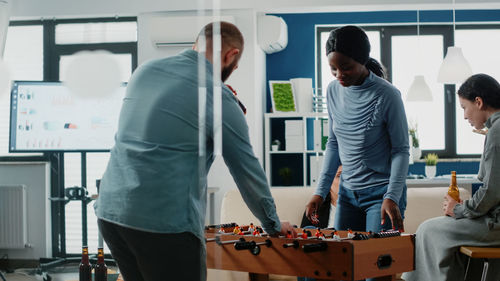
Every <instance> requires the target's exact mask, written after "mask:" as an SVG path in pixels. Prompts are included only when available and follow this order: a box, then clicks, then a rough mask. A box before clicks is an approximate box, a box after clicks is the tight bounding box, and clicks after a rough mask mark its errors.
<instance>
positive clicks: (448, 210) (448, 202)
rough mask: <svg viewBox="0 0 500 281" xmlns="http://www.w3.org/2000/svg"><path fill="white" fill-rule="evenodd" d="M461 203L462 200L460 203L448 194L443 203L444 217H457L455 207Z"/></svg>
mask: <svg viewBox="0 0 500 281" xmlns="http://www.w3.org/2000/svg"><path fill="white" fill-rule="evenodd" d="M459 203H462V200H460V202H458V201H456V200H455V199H453V197H451V196H450V195H448V194H446V195H445V196H444V201H443V212H444V215H445V216H449V217H455V213H454V212H453V209H455V206H456V205H457V204H459Z"/></svg>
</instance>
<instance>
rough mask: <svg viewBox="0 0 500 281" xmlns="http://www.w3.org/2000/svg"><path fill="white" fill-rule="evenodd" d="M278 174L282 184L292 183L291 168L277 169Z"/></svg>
mask: <svg viewBox="0 0 500 281" xmlns="http://www.w3.org/2000/svg"><path fill="white" fill-rule="evenodd" d="M278 174H279V175H280V177H281V180H282V182H283V185H292V169H290V168H289V167H283V168H281V169H279V170H278Z"/></svg>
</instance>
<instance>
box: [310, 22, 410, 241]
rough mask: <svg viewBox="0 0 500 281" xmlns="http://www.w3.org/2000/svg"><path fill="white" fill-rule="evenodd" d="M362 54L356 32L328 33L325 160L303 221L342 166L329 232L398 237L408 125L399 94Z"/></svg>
mask: <svg viewBox="0 0 500 281" xmlns="http://www.w3.org/2000/svg"><path fill="white" fill-rule="evenodd" d="M369 53H370V42H369V41H368V37H367V36H366V33H365V32H364V31H363V30H362V29H361V28H359V27H356V26H344V27H341V28H338V29H335V30H333V31H332V32H331V33H330V36H329V38H328V42H327V44H326V55H327V56H328V62H329V64H330V67H331V72H332V74H333V76H335V78H337V79H336V80H334V81H333V82H331V83H330V84H329V85H328V88H327V92H326V95H327V106H328V120H329V136H328V142H327V149H326V156H325V160H324V164H323V170H322V172H321V176H320V180H319V184H318V187H317V189H316V191H315V193H314V195H313V197H312V198H311V200H310V201H309V203H308V204H307V206H306V214H307V216H308V217H309V218H310V219H312V220H314V214H315V212H316V210H317V209H318V207H319V206H320V205H321V202H322V201H323V199H324V198H325V196H326V195H327V193H328V192H329V191H330V186H331V184H332V181H333V179H334V177H335V173H336V171H337V168H338V166H339V165H341V164H342V167H343V170H342V174H341V178H340V187H339V194H338V201H337V209H336V214H335V223H334V226H335V228H336V229H337V230H347V229H352V230H355V231H373V232H379V231H381V230H382V229H386V230H387V229H398V230H401V231H404V227H403V214H404V210H405V208H406V175H407V172H408V158H409V152H408V151H409V144H408V124H407V121H406V114H405V110H404V107H403V102H402V100H401V94H400V92H399V91H398V89H396V88H395V87H394V86H393V85H392V84H391V83H389V82H387V81H386V80H385V79H384V71H383V68H382V66H381V65H380V64H379V63H378V62H377V61H376V60H375V59H373V58H370V57H369Z"/></svg>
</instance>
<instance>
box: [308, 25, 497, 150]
mask: <svg viewBox="0 0 500 281" xmlns="http://www.w3.org/2000/svg"><path fill="white" fill-rule="evenodd" d="M339 26H343V25H338V24H335V25H329V26H325V25H321V26H316V31H315V32H316V85H318V86H317V87H318V89H320V90H319V91H320V94H322V92H323V91H322V90H321V89H322V88H323V85H322V81H321V74H320V73H321V57H322V56H324V46H321V33H323V32H329V31H331V30H333V29H335V28H337V27H339ZM359 26H360V27H361V28H363V29H364V30H366V31H379V32H380V51H381V54H380V57H381V63H382V64H383V65H384V66H385V67H386V70H387V76H388V80H389V81H390V82H392V69H391V67H392V57H391V52H392V44H391V43H392V36H401V35H417V25H416V24H390V25H384V24H381V25H363V24H359ZM460 29H481V30H485V29H500V23H490V24H457V25H455V30H460ZM419 31H420V35H442V36H443V54H444V55H446V52H447V49H448V47H450V46H453V45H454V35H455V34H454V30H453V24H449V23H444V24H420V25H419ZM325 89H326V88H325ZM455 92H456V86H455V85H454V84H445V85H444V92H443V99H444V109H443V114H444V128H445V134H444V135H445V140H444V143H445V147H444V149H443V150H423V151H422V152H423V154H427V153H436V154H437V155H438V156H439V157H440V158H467V159H470V158H479V157H480V156H481V155H480V154H458V153H457V128H456V110H455V102H456V94H455Z"/></svg>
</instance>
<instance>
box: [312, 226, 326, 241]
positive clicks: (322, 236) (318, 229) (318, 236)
mask: <svg viewBox="0 0 500 281" xmlns="http://www.w3.org/2000/svg"><path fill="white" fill-rule="evenodd" d="M314 236H316V238H318V239H325V235H324V234H323V232H321V230H320V228H319V227H318V228H316V233H315V234H314Z"/></svg>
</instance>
